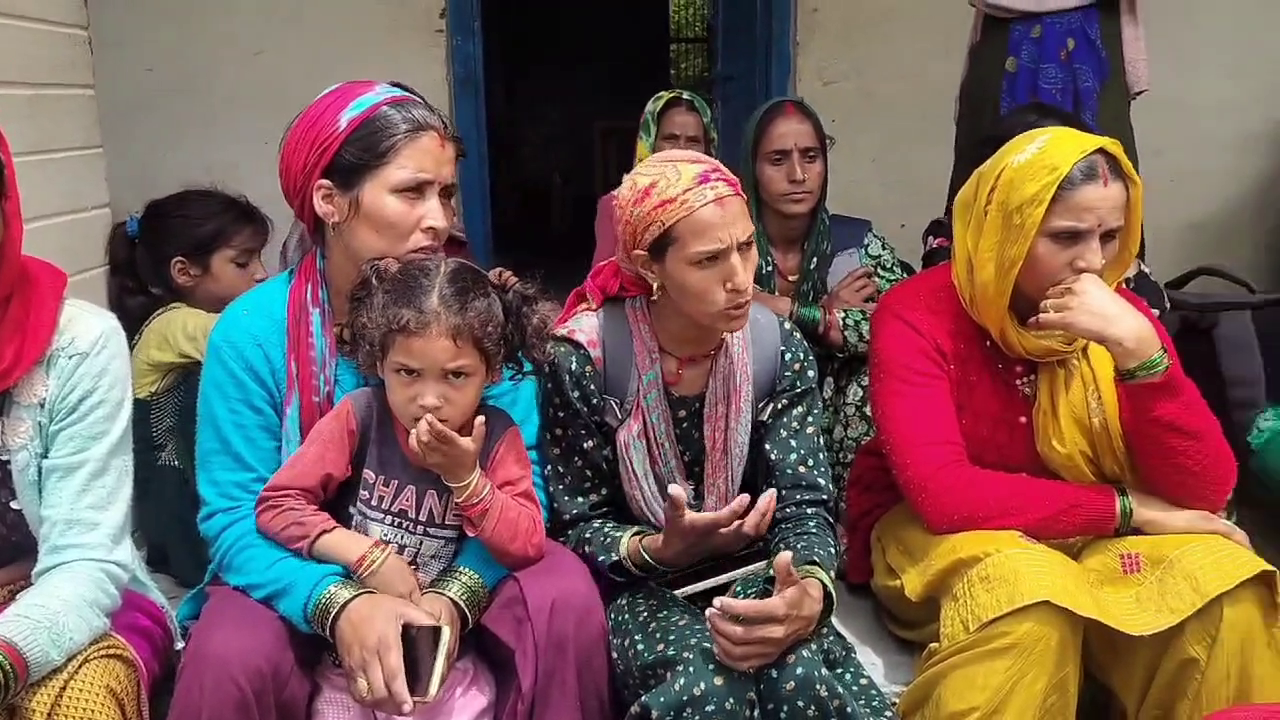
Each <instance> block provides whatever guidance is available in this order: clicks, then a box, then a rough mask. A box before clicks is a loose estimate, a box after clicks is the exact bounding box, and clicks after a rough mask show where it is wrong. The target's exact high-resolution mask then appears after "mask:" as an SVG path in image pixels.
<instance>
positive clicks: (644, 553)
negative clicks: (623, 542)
mask: <svg viewBox="0 0 1280 720" xmlns="http://www.w3.org/2000/svg"><path fill="white" fill-rule="evenodd" d="M654 535H657V533H645V534H644V535H641V536H640V539H639V540H637V541H636V549H637V550H639V551H640V558H641V559H643V560H644V561H645V563H646V564H648V565H649V567H651V568H653V569H654V570H657V571H658V572H664V573H669V572H675V568H670V567H667V566H666V565H663V564H662V563H660V562H658V561H657V560H654V559H653V556H652V555H650V554H649V551H648V550H645V549H644V539H645V538H647V537H653V536H654Z"/></svg>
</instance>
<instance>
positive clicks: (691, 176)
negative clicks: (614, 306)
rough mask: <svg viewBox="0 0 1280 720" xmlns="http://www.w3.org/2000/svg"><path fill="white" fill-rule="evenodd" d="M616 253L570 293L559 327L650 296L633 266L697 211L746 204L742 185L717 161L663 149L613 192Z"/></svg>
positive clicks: (691, 152)
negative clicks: (635, 254)
mask: <svg viewBox="0 0 1280 720" xmlns="http://www.w3.org/2000/svg"><path fill="white" fill-rule="evenodd" d="M613 195H614V211H615V213H616V216H615V219H614V223H615V226H616V229H617V235H618V248H617V254H616V255H615V256H614V257H612V258H609V259H608V260H605V261H604V262H602V263H600V264H598V265H596V266H595V267H594V268H592V269H591V272H590V273H589V274H588V275H587V280H586V282H584V283H583V284H582V285H581V286H580V287H578V288H577V289H575V290H574V291H573V292H572V293H570V294H569V299H568V301H566V302H565V304H564V310H563V311H562V312H561V313H560V318H559V319H558V320H557V321H556V324H557V325H563V324H564V323H566V322H568V321H569V320H570V319H572V318H573V316H575V315H577V314H578V313H580V312H583V311H585V310H595V309H598V308H599V307H600V306H601V305H603V304H604V302H605V301H606V300H610V299H613V298H630V297H639V296H642V295H646V294H648V293H649V292H650V291H651V288H650V287H649V284H648V283H647V282H645V279H644V278H643V277H641V276H640V273H639V271H637V270H636V267H635V265H634V264H632V262H631V253H632V251H634V250H647V249H649V246H650V245H652V244H653V241H654V240H657V239H658V237H659V236H660V235H662V233H664V232H666V231H667V230H669V229H670V228H671V226H672V225H675V224H676V223H677V222H679V221H680V220H683V219H684V218H686V217H688V216H689V215H691V214H692V213H693V212H694V211H695V210H698V209H699V208H701V207H703V206H705V205H710V204H711V203H713V202H715V201H717V200H721V199H723V198H727V197H739V198H742V199H743V200H744V201H745V200H746V195H744V194H743V193H742V183H741V182H739V180H738V178H737V177H736V176H734V174H733V173H731V172H729V169H728V168H726V167H725V166H724V165H723V164H722V163H721V162H720V161H719V160H716V159H715V158H713V157H711V156H709V155H703V154H702V153H700V152H694V151H692V150H663V151H662V152H660V153H655V154H653V155H650V156H649V157H647V158H645V159H644V160H642V161H640V163H639V164H637V165H636V166H635V168H633V169H632V170H631V172H629V173H627V175H626V177H624V178H622V184H621V185H619V186H618V189H617V190H615V191H614V193H613Z"/></svg>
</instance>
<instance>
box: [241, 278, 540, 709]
mask: <svg viewBox="0 0 1280 720" xmlns="http://www.w3.org/2000/svg"><path fill="white" fill-rule="evenodd" d="M539 303H540V298H539V297H538V296H537V295H536V293H534V292H532V291H531V289H530V286H529V285H528V284H527V283H523V282H512V283H503V284H499V283H497V282H495V281H494V280H493V279H491V278H490V276H489V275H487V274H486V273H485V271H483V270H481V269H480V268H478V267H476V266H475V265H473V264H471V263H469V262H467V261H465V260H461V259H458V258H449V257H446V256H444V255H442V254H441V255H435V256H431V257H428V258H421V259H412V260H406V261H403V262H402V261H397V260H394V259H387V260H378V261H373V262H371V263H368V264H366V266H365V267H364V269H363V270H362V273H361V276H360V278H359V279H358V280H357V281H356V284H355V286H354V287H353V288H352V292H351V301H350V307H349V319H348V322H347V323H346V327H345V328H344V332H343V333H342V335H343V339H344V341H345V342H344V343H343V344H344V347H343V351H344V352H349V353H350V354H351V355H353V356H354V358H355V359H356V361H357V363H358V364H359V365H360V369H361V370H362V371H363V372H364V373H366V374H367V375H369V376H370V377H372V376H375V375H376V376H378V377H380V378H381V379H382V384H381V386H374V387H367V388H363V389H360V390H356V391H353V392H351V393H349V394H348V395H346V396H345V397H343V399H342V400H341V401H340V402H339V403H338V404H337V405H336V406H335V407H334V409H333V410H332V411H331V412H329V413H328V414H327V415H325V416H324V417H323V418H322V419H321V420H320V421H319V423H317V424H316V426H315V428H314V429H313V430H312V432H311V433H310V434H309V435H308V436H307V439H306V441H305V442H304V443H303V444H302V447H301V448H299V450H298V451H297V452H296V453H294V454H293V455H292V456H291V457H290V458H289V459H288V460H287V461H285V463H284V465H283V466H282V467H281V468H280V470H279V471H278V472H277V473H276V474H275V475H274V476H273V477H272V478H271V480H270V482H268V483H267V485H266V487H265V488H263V490H262V493H261V495H259V497H258V527H259V529H260V530H261V531H262V533H263V534H264V535H266V536H267V537H270V538H272V539H274V540H275V541H276V542H279V543H280V544H282V545H284V546H285V547H288V548H289V549H291V550H293V551H294V552H297V553H300V554H303V555H306V556H308V557H311V558H314V559H316V560H321V561H324V562H330V563H335V564H338V565H341V566H343V567H346V568H347V569H349V570H350V571H351V572H352V575H353V576H354V577H355V578H357V579H359V580H360V581H361V582H363V583H364V584H365V585H367V586H368V587H370V588H372V589H374V590H376V591H378V592H382V593H388V594H392V595H395V596H398V597H401V598H404V599H407V600H410V601H417V600H418V599H419V598H421V594H420V593H421V592H422V588H425V587H427V586H428V584H429V583H430V582H431V580H432V579H433V578H434V577H435V576H436V574H438V573H439V572H440V571H442V570H444V569H445V568H447V567H449V565H450V564H452V562H453V560H454V557H455V555H456V554H457V552H458V546H459V543H460V541H461V539H462V537H463V535H462V534H463V533H464V532H465V533H466V534H467V535H469V536H474V537H478V538H480V540H481V541H482V542H483V543H484V545H485V547H487V548H488V549H489V551H490V552H491V553H492V554H493V556H494V558H495V559H496V560H498V562H500V563H502V564H503V565H504V566H505V567H507V568H508V569H510V570H512V571H515V570H520V569H523V568H525V567H527V566H529V565H532V564H533V563H535V562H537V561H538V560H540V559H541V558H542V554H543V550H544V544H545V542H546V529H545V528H544V526H543V523H542V511H541V508H540V507H539V504H538V497H537V494H536V493H535V491H534V486H533V466H532V463H531V461H530V459H529V455H528V453H527V452H526V451H525V446H524V442H523V440H522V439H521V437H520V429H519V428H518V427H517V426H516V425H515V423H514V422H512V420H511V418H510V417H509V416H508V415H507V414H506V413H505V412H503V411H502V410H499V409H497V408H495V407H491V406H487V405H481V404H480V397H481V394H482V392H483V391H484V388H485V386H486V385H487V384H488V383H490V382H493V381H495V380H497V379H498V378H499V377H500V375H501V371H502V368H503V367H504V366H507V367H510V368H513V369H515V370H516V371H519V370H521V369H523V367H524V364H523V359H522V358H528V359H529V360H531V361H533V362H534V364H535V365H537V364H540V361H541V359H542V358H543V356H544V355H545V352H546V350H545V348H546V338H547V334H548V330H549V327H550V321H549V319H548V318H547V317H546V315H545V314H544V313H541V312H540V311H539ZM463 620H464V622H469V624H472V625H473V624H474V623H475V622H476V621H478V620H479V618H463ZM456 630H457V629H455V631H456ZM455 638H456V634H455ZM318 672H319V677H318V680H319V682H318V686H319V687H318V691H317V694H316V696H315V697H314V698H313V700H312V717H313V718H315V719H316V720H339V719H341V720H356V719H362V720H365V719H371V718H377V719H379V720H381V719H382V718H386V717H390V716H386V715H382V714H379V713H375V712H373V711H371V710H366V709H363V708H361V707H360V706H359V705H358V704H357V703H356V701H355V700H354V699H353V698H352V697H351V694H350V691H349V690H348V688H349V685H348V683H347V680H346V678H345V676H344V675H343V673H342V671H341V670H340V669H339V668H338V667H336V665H334V664H333V663H332V662H330V661H328V660H326V661H325V662H324V664H323V665H322V666H321V668H320V669H319V671H318ZM495 697H496V690H495V685H494V680H493V676H492V674H491V673H490V672H489V670H488V668H487V667H486V666H485V664H484V662H483V660H482V659H481V658H480V657H479V656H478V654H477V652H476V651H475V650H474V649H472V648H464V650H463V651H462V652H461V654H460V656H459V657H458V659H457V661H456V662H455V663H453V665H452V667H451V668H450V669H449V672H448V675H447V678H446V680H445V683H444V685H443V687H442V688H441V691H440V694H439V696H438V697H437V698H436V700H435V701H434V702H431V703H430V704H427V705H423V706H419V707H418V708H417V710H416V711H414V713H413V714H411V715H405V716H397V717H411V718H414V719H415V720H426V719H428V718H430V719H432V720H434V719H437V718H439V719H441V720H443V719H444V718H458V719H459V720H481V719H486V720H487V719H488V718H491V717H493V713H494V703H495Z"/></svg>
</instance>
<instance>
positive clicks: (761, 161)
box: [743, 98, 911, 517]
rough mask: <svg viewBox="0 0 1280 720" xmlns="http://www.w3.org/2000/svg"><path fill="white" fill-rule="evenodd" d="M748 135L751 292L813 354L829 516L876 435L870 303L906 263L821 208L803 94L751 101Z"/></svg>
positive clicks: (823, 138)
mask: <svg viewBox="0 0 1280 720" xmlns="http://www.w3.org/2000/svg"><path fill="white" fill-rule="evenodd" d="M746 143H747V147H746V160H745V162H744V163H743V168H744V172H746V168H751V169H753V172H751V173H748V175H747V177H745V178H744V180H743V182H744V184H745V186H746V192H747V197H748V198H749V200H750V203H751V217H752V219H753V221H754V222H755V226H756V243H757V245H758V247H759V253H760V263H759V266H758V267H757V269H756V287H757V288H758V290H759V293H758V296H757V299H758V300H759V301H760V302H762V303H764V304H765V305H767V306H768V307H769V308H770V309H771V310H773V311H774V312H775V313H777V314H779V315H781V316H783V317H787V318H790V319H791V321H792V322H793V323H794V324H795V325H796V327H798V328H800V331H801V332H802V333H804V337H805V339H806V340H807V341H808V342H809V345H810V346H811V347H812V348H813V351H814V355H815V356H816V357H817V359H818V373H819V377H820V378H821V380H820V382H821V389H822V390H821V391H822V402H823V407H824V408H825V409H826V412H825V415H824V418H823V424H822V430H823V437H824V438H825V439H826V444H827V457H828V459H829V461H830V463H831V471H832V478H833V480H834V485H835V493H836V511H837V513H839V514H838V515H837V517H844V495H845V493H844V489H845V479H846V476H847V475H848V473H849V465H850V463H852V462H853V454H854V452H855V451H856V450H857V449H858V448H859V447H860V446H861V445H862V444H863V443H865V442H866V441H867V440H869V439H871V436H872V435H873V434H875V428H874V426H873V425H872V423H871V409H870V407H869V405H868V399H867V382H868V379H867V341H868V338H869V335H870V331H871V311H872V310H873V309H874V308H875V301H876V298H877V297H878V296H879V295H880V293H883V292H884V291H886V290H888V289H889V288H890V287H892V286H893V285H894V284H896V283H897V282H898V281H899V280H902V279H903V278H905V277H906V276H907V275H908V274H910V272H911V268H910V266H907V265H905V264H904V263H903V262H902V261H901V260H899V259H898V256H897V255H895V254H894V252H893V248H892V247H891V246H890V245H889V243H888V242H887V241H886V240H885V239H884V238H883V237H881V236H880V234H879V233H877V232H876V231H875V230H874V229H873V228H872V227H871V223H870V222H868V221H866V220H862V219H860V218H853V217H848V216H845V215H835V214H832V213H831V212H830V211H828V210H827V185H828V175H827V151H828V149H829V146H830V138H829V137H828V136H827V134H826V132H825V131H824V130H823V128H822V121H821V120H819V118H818V114H817V112H815V111H814V110H813V108H812V107H810V106H809V105H807V104H805V102H804V101H803V100H800V99H797V98H777V99H775V100H771V101H769V102H768V103H765V104H764V105H763V106H761V107H760V108H759V109H757V110H756V112H755V114H754V115H752V117H751V120H750V121H749V122H748V125H747V133H746Z"/></svg>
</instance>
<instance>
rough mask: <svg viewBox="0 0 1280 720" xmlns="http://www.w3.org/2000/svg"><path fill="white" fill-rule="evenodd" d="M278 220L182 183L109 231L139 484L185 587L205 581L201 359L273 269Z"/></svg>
mask: <svg viewBox="0 0 1280 720" xmlns="http://www.w3.org/2000/svg"><path fill="white" fill-rule="evenodd" d="M270 236H271V221H270V219H268V218H267V216H266V214H265V213H263V212H262V210H260V209H259V208H258V207H257V206H256V205H254V204H253V203H252V202H250V201H249V200H248V199H246V198H244V197H241V196H237V195H231V194H228V193H225V192H222V191H219V190H213V189H193V190H182V191H180V192H176V193H173V194H172V195H166V196H164V197H162V198H157V199H155V200H152V201H151V202H149V203H147V205H146V207H145V208H143V211H142V213H141V214H137V215H130V216H129V217H128V219H126V220H124V221H123V222H119V223H116V224H115V226H114V227H112V228H111V234H110V236H109V237H108V238H107V298H108V304H109V305H110V307H111V310H112V312H114V313H115V314H116V316H117V317H118V318H119V319H120V323H121V324H122V325H123V326H124V329H125V333H126V334H127V335H128V337H129V340H130V343H131V344H132V346H133V396H134V456H135V465H136V479H135V482H134V497H135V504H136V507H135V511H134V517H135V518H136V521H137V525H138V531H139V534H140V535H141V536H142V540H143V542H144V543H145V549H146V554H147V564H148V565H149V566H150V567H151V569H152V570H154V571H156V572H158V573H161V574H163V575H167V576H169V577H170V578H171V579H173V580H174V581H175V583H176V585H177V586H178V588H166V592H169V593H177V592H180V588H189V587H194V586H195V585H197V584H199V583H200V582H201V581H202V580H204V575H205V570H206V568H207V566H208V551H207V549H206V547H205V543H204V540H203V539H202V538H201V537H200V534H199V531H198V530H197V529H196V512H197V509H198V504H199V501H198V498H197V495H196V489H195V472H194V454H195V453H194V439H195V405H196V390H197V388H198V387H199V375H200V365H201V363H202V362H203V360H204V351H205V345H206V343H207V342H208V340H209V332H210V331H211V330H212V329H213V323H214V322H215V321H216V320H217V319H218V313H220V312H221V311H222V309H223V308H224V307H226V306H227V304H228V303H230V302H231V301H232V300H234V299H235V298H237V297H238V296H239V295H240V294H241V293H244V292H245V291H247V290H249V289H250V288H252V287H253V286H254V285H256V284H258V283H260V282H262V281H263V280H265V279H266V277H267V272H266V268H264V267H263V265H262V249H263V247H264V246H265V245H266V244H267V240H268V239H269V238H270Z"/></svg>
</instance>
